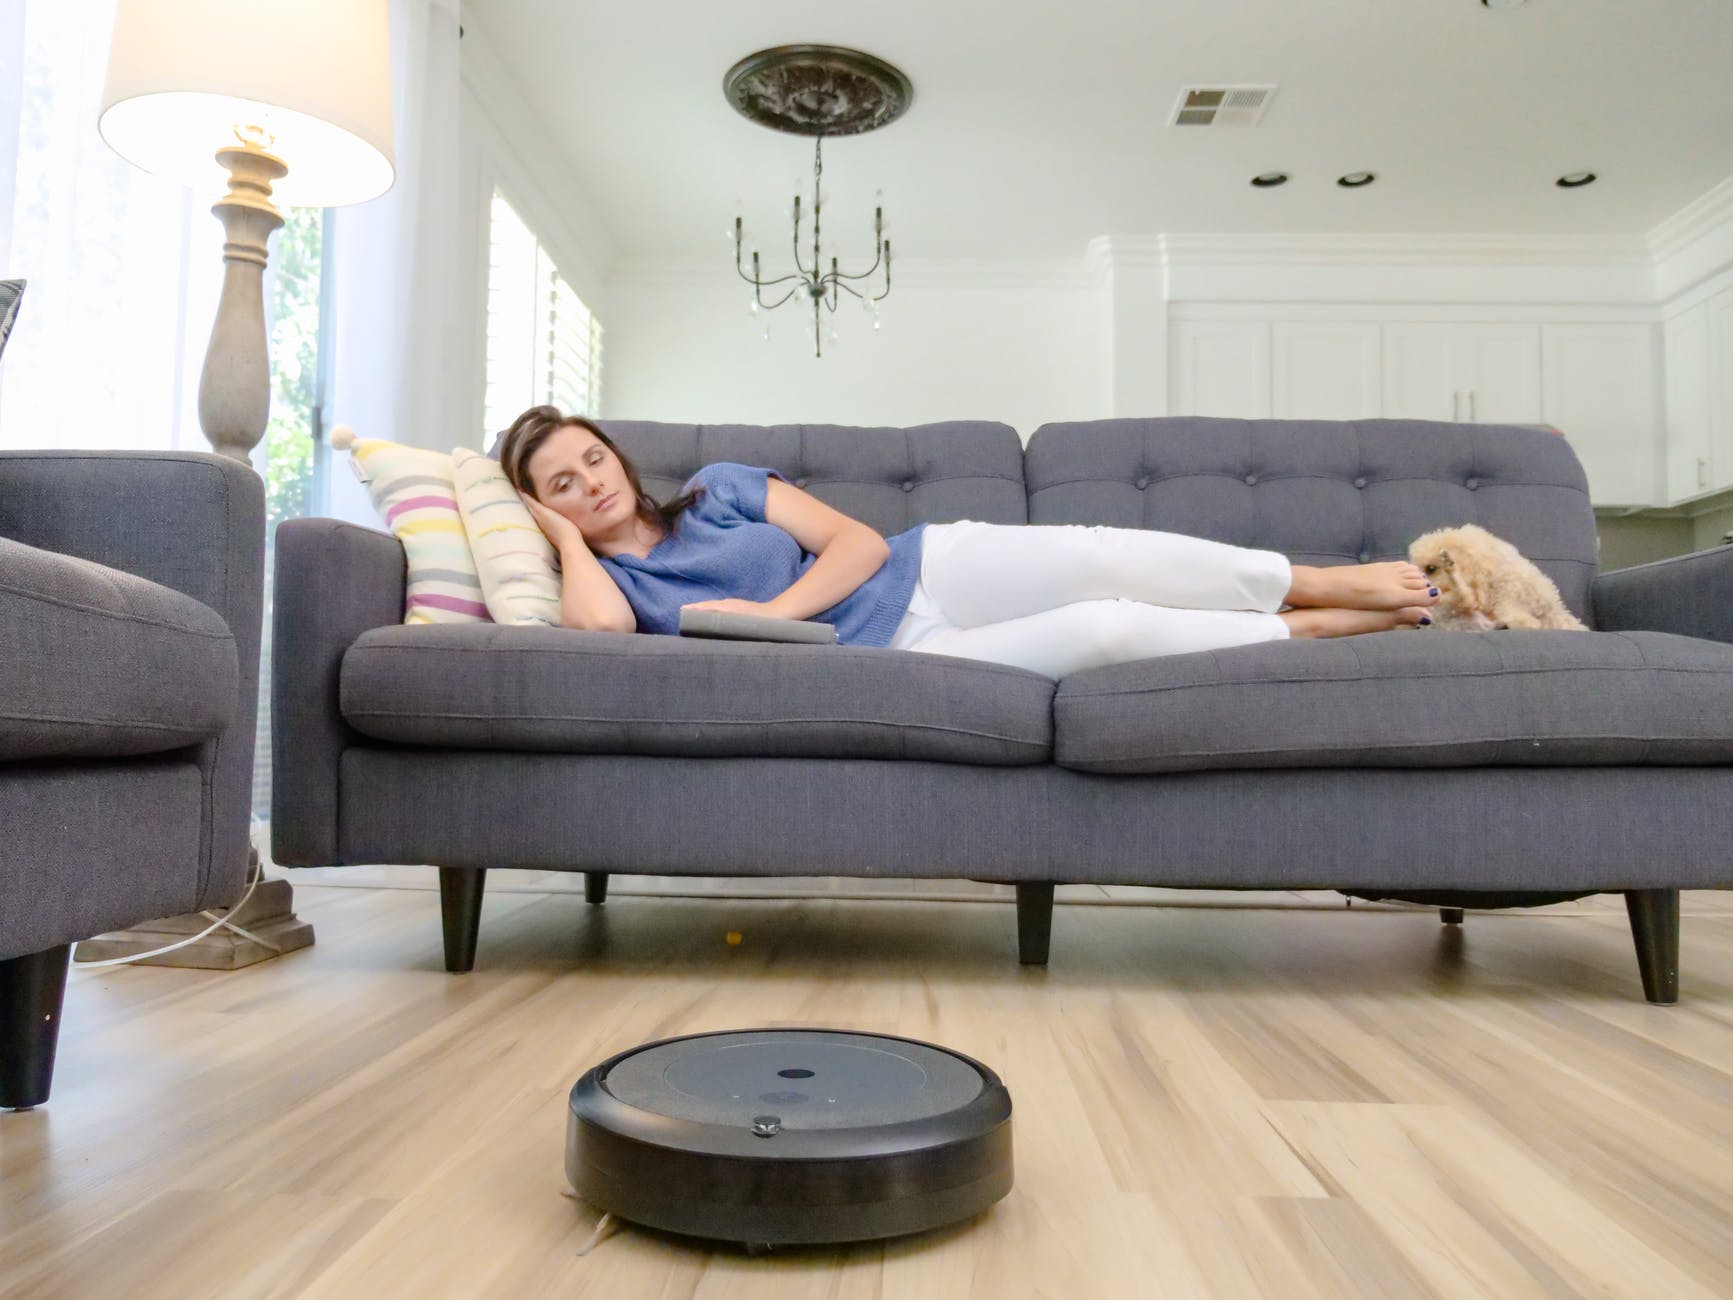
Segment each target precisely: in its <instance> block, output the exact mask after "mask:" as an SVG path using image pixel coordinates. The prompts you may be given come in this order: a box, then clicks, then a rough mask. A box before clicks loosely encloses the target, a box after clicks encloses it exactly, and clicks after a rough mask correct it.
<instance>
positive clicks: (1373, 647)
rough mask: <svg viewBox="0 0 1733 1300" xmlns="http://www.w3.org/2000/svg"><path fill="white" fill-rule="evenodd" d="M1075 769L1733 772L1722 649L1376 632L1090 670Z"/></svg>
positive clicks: (1068, 716) (1655, 637)
mask: <svg viewBox="0 0 1733 1300" xmlns="http://www.w3.org/2000/svg"><path fill="white" fill-rule="evenodd" d="M1053 713H1054V751H1055V761H1056V762H1058V763H1059V764H1060V765H1061V766H1063V767H1069V768H1074V769H1076V770H1078V771H1084V772H1188V771H1200V770H1204V769H1210V768H1248V767H1473V766H1481V765H1488V764H1499V765H1505V764H1520V765H1524V766H1527V765H1539V766H1558V765H1567V766H1568V765H1583V764H1643V763H1689V764H1704V763H1733V646H1729V645H1722V644H1720V643H1718V642H1714V641H1700V640H1697V639H1695V638H1692V637H1681V636H1672V635H1669V634H1667V633H1664V632H1552V631H1546V632H1536V631H1510V632H1485V633H1449V632H1425V631H1400V632H1377V633H1373V634H1371V635H1367V636H1356V637H1342V638H1339V639H1334V640H1297V641H1274V642H1263V643H1260V644H1257V645H1248V646H1236V647H1234V648H1233V649H1231V650H1219V651H1210V652H1206V653H1202V654H1187V655H1173V656H1170V657H1168V658H1165V659H1147V660H1143V661H1141V662H1138V663H1130V664H1117V665H1115V666H1113V667H1110V668H1097V669H1091V670H1090V671H1088V672H1083V673H1077V674H1075V675H1073V676H1071V677H1068V678H1066V679H1065V680H1064V681H1062V682H1061V683H1060V684H1059V689H1058V692H1057V694H1056V696H1055V698H1054V705H1053Z"/></svg>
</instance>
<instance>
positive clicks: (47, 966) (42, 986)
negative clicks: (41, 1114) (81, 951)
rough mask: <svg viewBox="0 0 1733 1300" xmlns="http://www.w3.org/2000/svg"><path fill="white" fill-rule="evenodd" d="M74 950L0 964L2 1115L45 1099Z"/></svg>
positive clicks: (47, 951) (56, 950)
mask: <svg viewBox="0 0 1733 1300" xmlns="http://www.w3.org/2000/svg"><path fill="white" fill-rule="evenodd" d="M71 959H72V945H71V944H69V943H63V944H61V945H60V946H59V947H58V948H44V949H43V950H42V951H41V952H33V953H28V954H26V955H25V956H23V957H13V958H11V959H10V960H9V961H0V1110H33V1109H35V1108H36V1107H37V1106H40V1105H41V1104H42V1103H43V1102H45V1101H47V1100H48V1090H49V1087H50V1086H51V1085H52V1084H53V1082H54V1049H55V1047H56V1046H57V1045H58V1044H59V1042H60V1011H61V1007H62V1005H63V1003H64V1002H65V999H66V968H67V965H68V963H69V962H70V961H71Z"/></svg>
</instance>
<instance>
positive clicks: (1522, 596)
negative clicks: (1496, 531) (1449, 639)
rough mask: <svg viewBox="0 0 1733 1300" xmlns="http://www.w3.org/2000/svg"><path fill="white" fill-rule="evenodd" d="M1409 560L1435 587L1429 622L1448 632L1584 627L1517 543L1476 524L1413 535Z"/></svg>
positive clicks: (1572, 628) (1583, 629)
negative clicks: (1434, 602) (1513, 544)
mask: <svg viewBox="0 0 1733 1300" xmlns="http://www.w3.org/2000/svg"><path fill="white" fill-rule="evenodd" d="M1408 559H1409V561H1410V562H1411V563H1414V564H1418V565H1419V566H1420V567H1421V568H1422V569H1423V570H1425V572H1426V576H1427V577H1429V578H1431V579H1432V581H1433V584H1434V585H1435V586H1436V587H1437V588H1438V603H1437V604H1436V605H1435V606H1433V607H1432V610H1431V613H1432V626H1433V627H1434V628H1439V629H1442V630H1444V631H1451V632H1491V631H1493V630H1495V629H1501V628H1542V627H1544V628H1563V629H1567V630H1570V631H1574V632H1586V631H1588V629H1587V628H1586V627H1584V626H1583V625H1582V624H1581V623H1579V622H1578V621H1577V619H1576V618H1575V617H1574V616H1573V615H1572V614H1571V612H1570V610H1568V609H1566V608H1565V603H1564V601H1563V600H1562V599H1560V597H1559V594H1558V588H1557V587H1555V586H1553V584H1552V580H1551V579H1550V578H1548V577H1547V576H1546V574H1544V573H1542V572H1541V571H1540V570H1539V569H1537V568H1535V567H1534V565H1533V564H1532V563H1530V562H1529V561H1528V560H1526V559H1524V558H1523V555H1522V553H1521V552H1520V551H1518V550H1517V549H1516V547H1514V546H1512V545H1511V544H1510V543H1509V542H1507V541H1505V540H1504V539H1503V538H1502V537H1494V536H1493V535H1492V534H1491V533H1489V532H1487V531H1486V529H1484V528H1481V527H1479V526H1478V525H1476V524H1463V525H1462V526H1461V527H1460V528H1440V529H1438V530H1436V531H1435V532H1430V533H1426V534H1423V535H1422V536H1420V537H1416V538H1415V539H1414V542H1413V544H1412V545H1411V546H1409V548H1408Z"/></svg>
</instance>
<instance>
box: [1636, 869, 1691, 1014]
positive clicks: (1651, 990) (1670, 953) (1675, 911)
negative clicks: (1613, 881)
mask: <svg viewBox="0 0 1733 1300" xmlns="http://www.w3.org/2000/svg"><path fill="white" fill-rule="evenodd" d="M1625 911H1626V912H1628V913H1629V914H1630V917H1631V938H1633V939H1634V940H1636V943H1637V969H1638V970H1639V971H1641V972H1642V975H1643V996H1644V997H1645V998H1647V999H1648V1000H1649V1001H1650V1002H1653V1003H1655V1004H1657V1005H1659V1006H1671V1005H1672V1004H1673V1003H1675V1002H1677V1001H1678V1000H1679V891H1678V890H1676V889H1627V890H1626V891H1625Z"/></svg>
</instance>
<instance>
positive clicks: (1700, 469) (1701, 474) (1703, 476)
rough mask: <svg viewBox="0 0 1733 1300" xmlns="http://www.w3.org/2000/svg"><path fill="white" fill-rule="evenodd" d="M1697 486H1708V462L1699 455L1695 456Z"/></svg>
mask: <svg viewBox="0 0 1733 1300" xmlns="http://www.w3.org/2000/svg"><path fill="white" fill-rule="evenodd" d="M1697 486H1698V487H1700V488H1706V487H1708V486H1709V462H1708V461H1706V460H1704V459H1703V457H1701V456H1699V457H1697Z"/></svg>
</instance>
